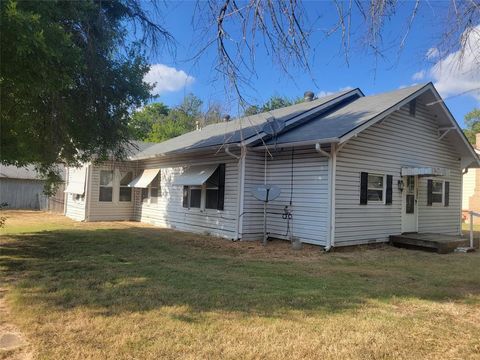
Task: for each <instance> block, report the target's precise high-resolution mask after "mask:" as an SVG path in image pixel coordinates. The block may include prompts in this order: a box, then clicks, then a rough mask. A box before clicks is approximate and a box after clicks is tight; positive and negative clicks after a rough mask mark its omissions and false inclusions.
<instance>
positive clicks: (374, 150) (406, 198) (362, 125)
mask: <svg viewBox="0 0 480 360" xmlns="http://www.w3.org/2000/svg"><path fill="white" fill-rule="evenodd" d="M306 94H307V93H306ZM274 120H276V123H275V124H274V125H279V124H280V122H283V123H284V124H285V127H284V128H283V129H281V130H280V131H277V132H276V133H274V132H272V128H276V126H274V125H272V121H274ZM277 127H278V126H277ZM269 133H270V134H272V133H273V134H274V135H269ZM478 166H479V159H478V157H477V155H476V153H475V152H474V150H473V148H472V147H471V146H470V144H469V143H468V141H467V140H466V138H465V136H464V135H463V132H462V130H461V129H460V128H459V126H458V124H457V123H456V122H455V120H454V118H453V117H452V115H451V113H450V112H449V110H448V109H447V108H446V106H445V104H444V103H443V101H442V100H441V98H440V96H439V94H438V92H437V91H436V90H435V88H434V86H433V85H432V84H431V83H429V84H425V85H418V86H413V87H409V88H404V89H400V90H396V91H393V92H388V93H383V94H378V95H373V96H364V94H363V93H362V92H361V91H360V90H359V89H353V90H348V91H343V92H340V93H336V94H333V95H329V96H326V97H322V98H319V99H315V100H314V99H312V98H311V97H306V100H305V102H303V103H300V104H296V105H292V106H289V107H285V108H282V109H277V110H273V111H270V112H268V113H263V114H259V115H254V116H249V117H246V118H242V119H237V120H232V121H228V122H224V123H220V124H214V125H209V126H207V127H205V128H202V129H199V130H196V131H192V132H190V133H188V134H185V135H182V136H179V137H176V138H173V139H170V140H168V141H165V142H162V143H158V144H153V145H152V144H145V145H144V148H142V149H139V150H137V151H132V153H131V155H130V157H129V159H128V161H124V162H114V161H109V162H105V163H103V164H101V165H98V166H97V165H91V164H87V165H85V167H84V168H82V169H71V171H70V174H69V177H68V179H69V184H68V188H67V191H68V192H69V193H70V195H69V196H68V202H67V212H66V214H67V216H70V217H72V218H74V219H77V220H85V221H99V220H136V221H141V222H146V223H150V224H153V225H158V226H162V227H169V228H176V229H179V230H184V231H192V232H198V233H208V234H212V235H216V236H221V237H224V238H227V239H232V240H257V239H261V238H262V236H263V203H262V202H260V201H259V200H257V199H255V197H254V196H253V194H252V192H253V190H254V189H255V188H257V187H259V186H260V185H262V184H270V185H277V186H279V187H280V188H281V194H280V196H279V197H278V198H277V199H275V200H273V201H271V202H270V203H269V204H268V216H267V232H268V234H269V236H270V237H274V238H281V239H289V238H290V237H291V236H295V237H298V238H299V239H300V240H301V241H303V242H306V243H311V244H318V245H321V246H325V247H327V248H329V247H331V246H346V245H354V244H365V243H371V242H385V241H388V237H389V235H393V234H400V233H402V232H436V233H445V234H458V233H460V219H461V193H462V171H464V170H465V169H466V168H469V167H478ZM289 215H290V216H289Z"/></svg>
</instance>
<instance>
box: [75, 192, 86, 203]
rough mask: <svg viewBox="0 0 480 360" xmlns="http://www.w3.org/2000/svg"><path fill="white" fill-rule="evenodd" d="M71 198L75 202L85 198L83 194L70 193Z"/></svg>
mask: <svg viewBox="0 0 480 360" xmlns="http://www.w3.org/2000/svg"><path fill="white" fill-rule="evenodd" d="M72 199H73V201H75V202H81V201H84V200H85V194H72Z"/></svg>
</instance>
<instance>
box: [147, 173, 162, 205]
mask: <svg viewBox="0 0 480 360" xmlns="http://www.w3.org/2000/svg"><path fill="white" fill-rule="evenodd" d="M149 188H150V202H151V203H153V204H156V203H157V201H158V194H159V193H160V192H161V188H160V172H159V173H158V174H157V176H155V178H154V179H153V180H152V182H151V183H150V185H149Z"/></svg>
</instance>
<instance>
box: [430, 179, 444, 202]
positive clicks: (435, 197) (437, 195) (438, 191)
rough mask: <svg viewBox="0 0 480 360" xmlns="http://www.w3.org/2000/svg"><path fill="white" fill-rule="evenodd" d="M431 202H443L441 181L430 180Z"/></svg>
mask: <svg viewBox="0 0 480 360" xmlns="http://www.w3.org/2000/svg"><path fill="white" fill-rule="evenodd" d="M432 203H440V204H443V181H441V180H433V181H432Z"/></svg>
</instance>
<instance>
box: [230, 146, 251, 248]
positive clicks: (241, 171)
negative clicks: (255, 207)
mask: <svg viewBox="0 0 480 360" xmlns="http://www.w3.org/2000/svg"><path fill="white" fill-rule="evenodd" d="M246 155H247V148H246V147H242V149H241V155H240V159H239V160H238V204H237V224H236V225H237V228H236V231H235V240H239V239H241V238H242V237H243V209H244V203H243V202H244V197H245V158H246ZM225 172H226V171H225Z"/></svg>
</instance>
